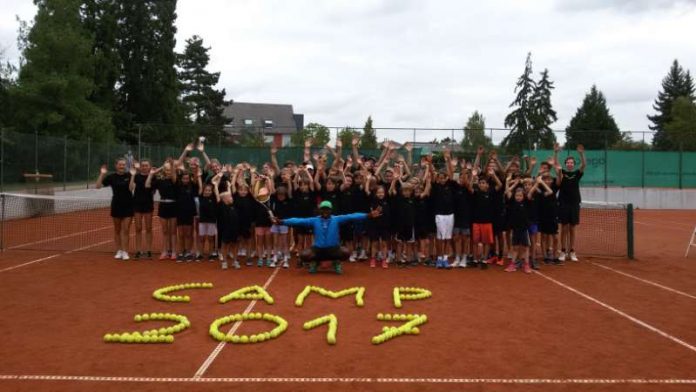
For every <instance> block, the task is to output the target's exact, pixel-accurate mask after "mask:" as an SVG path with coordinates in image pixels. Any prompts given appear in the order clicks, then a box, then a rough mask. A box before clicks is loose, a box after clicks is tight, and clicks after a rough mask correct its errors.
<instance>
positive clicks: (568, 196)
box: [558, 170, 583, 204]
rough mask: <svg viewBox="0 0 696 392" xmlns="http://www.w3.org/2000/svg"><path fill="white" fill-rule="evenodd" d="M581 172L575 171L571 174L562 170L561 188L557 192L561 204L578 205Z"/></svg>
mask: <svg viewBox="0 0 696 392" xmlns="http://www.w3.org/2000/svg"><path fill="white" fill-rule="evenodd" d="M582 175H583V172H581V171H580V170H575V171H572V172H569V171H566V170H563V178H561V186H560V189H559V192H558V201H559V202H560V203H561V204H580V202H581V201H582V200H581V198H580V179H581V178H582Z"/></svg>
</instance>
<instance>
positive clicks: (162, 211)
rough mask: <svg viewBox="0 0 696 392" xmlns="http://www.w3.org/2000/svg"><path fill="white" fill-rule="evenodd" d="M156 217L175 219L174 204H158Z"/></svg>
mask: <svg viewBox="0 0 696 392" xmlns="http://www.w3.org/2000/svg"><path fill="white" fill-rule="evenodd" d="M157 216H159V217H160V218H163V219H172V218H176V203H166V202H165V203H161V202H160V203H159V210H158V211H157Z"/></svg>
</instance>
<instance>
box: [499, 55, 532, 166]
mask: <svg viewBox="0 0 696 392" xmlns="http://www.w3.org/2000/svg"><path fill="white" fill-rule="evenodd" d="M535 88H536V83H535V82H534V80H533V79H532V54H531V53H529V54H527V60H526V62H525V66H524V72H523V73H522V75H521V76H520V77H519V79H518V80H517V84H516V86H515V93H517V96H516V97H515V100H514V101H512V103H511V104H510V107H511V108H515V109H514V110H513V111H512V112H510V114H508V115H507V116H506V117H505V126H506V127H509V128H511V130H510V133H509V134H508V135H506V136H505V138H504V139H503V142H502V143H501V146H502V147H503V148H505V150H506V151H507V152H509V153H515V154H517V153H519V152H520V151H522V150H523V149H525V148H529V147H532V146H531V144H532V143H533V142H534V141H533V140H532V139H531V136H530V134H529V130H530V129H531V124H530V118H531V117H532V116H533V111H532V105H531V102H530V98H531V97H532V95H533V94H534V89H535Z"/></svg>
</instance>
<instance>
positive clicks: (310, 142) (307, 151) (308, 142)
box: [302, 138, 312, 162]
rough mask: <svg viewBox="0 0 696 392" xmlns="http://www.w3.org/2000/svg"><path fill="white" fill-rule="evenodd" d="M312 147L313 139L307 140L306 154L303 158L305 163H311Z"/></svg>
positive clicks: (305, 143) (305, 145) (305, 144)
mask: <svg viewBox="0 0 696 392" xmlns="http://www.w3.org/2000/svg"><path fill="white" fill-rule="evenodd" d="M311 147H312V138H307V139H306V140H305V142H304V154H303V157H302V160H303V162H307V161H309V158H310V157H311V156H310V155H311V152H310V148H311Z"/></svg>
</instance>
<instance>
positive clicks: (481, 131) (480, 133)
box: [461, 111, 493, 151]
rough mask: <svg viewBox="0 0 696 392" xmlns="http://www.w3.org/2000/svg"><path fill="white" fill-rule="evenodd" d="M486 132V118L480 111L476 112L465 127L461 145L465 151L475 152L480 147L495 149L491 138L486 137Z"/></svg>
mask: <svg viewBox="0 0 696 392" xmlns="http://www.w3.org/2000/svg"><path fill="white" fill-rule="evenodd" d="M485 132H486V118H485V117H483V115H482V114H481V113H479V112H478V111H474V113H473V114H472V115H471V116H470V117H469V119H468V120H467V121H466V125H465V126H464V138H463V139H462V143H461V144H462V148H463V149H464V151H475V150H476V149H477V148H478V146H482V147H484V148H485V149H487V150H488V149H490V148H491V147H493V142H492V141H491V138H490V137H488V136H486V133H485Z"/></svg>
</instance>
